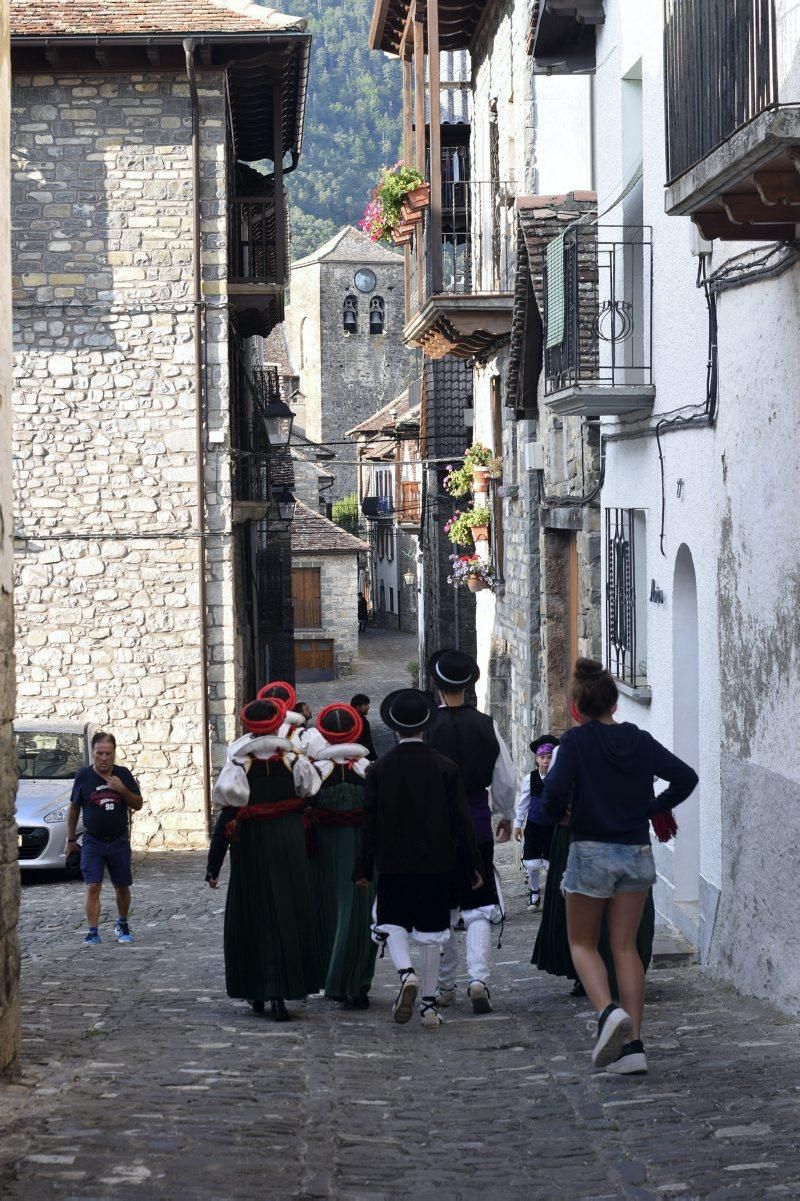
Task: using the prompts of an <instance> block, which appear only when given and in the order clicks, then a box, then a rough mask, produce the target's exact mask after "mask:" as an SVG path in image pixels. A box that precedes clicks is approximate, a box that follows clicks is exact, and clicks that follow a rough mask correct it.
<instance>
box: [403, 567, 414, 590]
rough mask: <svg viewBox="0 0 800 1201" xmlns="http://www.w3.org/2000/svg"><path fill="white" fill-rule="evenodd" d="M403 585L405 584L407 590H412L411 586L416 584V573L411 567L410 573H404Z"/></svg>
mask: <svg viewBox="0 0 800 1201" xmlns="http://www.w3.org/2000/svg"><path fill="white" fill-rule="evenodd" d="M403 583H404V584H405V586H406V588H410V587H411V585H412V584H413V583H414V572H413V571H412V570H411V568H410V567H409V569H408V571H404V572H403Z"/></svg>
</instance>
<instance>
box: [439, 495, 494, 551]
mask: <svg viewBox="0 0 800 1201" xmlns="http://www.w3.org/2000/svg"><path fill="white" fill-rule="evenodd" d="M444 532H445V533H446V534H447V537H448V538H449V539H450V541H451V542H454V543H455V544H456V546H470V545H473V544H474V543H476V542H487V541H488V539H489V510H488V509H487V508H485V507H484V506H483V505H472V507H471V508H469V509H464V511H463V512H462V511H461V509H456V511H455V513H454V514H453V516H452V517H451V518H450V520H449V521H448V522H447V524H446V525H445V527H444Z"/></svg>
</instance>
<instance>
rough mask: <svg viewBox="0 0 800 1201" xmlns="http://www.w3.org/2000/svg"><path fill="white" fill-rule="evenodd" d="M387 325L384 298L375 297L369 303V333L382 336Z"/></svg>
mask: <svg viewBox="0 0 800 1201" xmlns="http://www.w3.org/2000/svg"><path fill="white" fill-rule="evenodd" d="M385 324H386V305H385V303H384V300H383V297H382V296H373V297H372V300H370V302H369V332H370V333H371V334H382V333H383V330H384V326H385Z"/></svg>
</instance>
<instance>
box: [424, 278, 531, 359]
mask: <svg viewBox="0 0 800 1201" xmlns="http://www.w3.org/2000/svg"><path fill="white" fill-rule="evenodd" d="M513 311H514V293H513V292H492V293H489V294H487V295H480V296H472V295H467V296H450V295H442V296H431V297H430V298H429V300H428V301H427V302H426V303H425V305H424V306H423V307H422V308H421V309H420V310H419V312H418V313H415V314H414V316H413V317H412V318H411V320H410V321H409V322H408V323H407V325H406V326H405V329H404V330H403V341H404V342H405V344H406V346H413V347H415V348H417V349H419V350H422V351H423V352H424V354H425V355H426V356H427V357H428V358H430V359H441V358H444V356H445V355H448V354H450V355H453V356H454V358H457V359H471V358H473V357H474V356H475V355H481V354H483V353H484V352H485V351H486V350H487V349H488V348H489V347H490V346H491V345H492V344H493V343H494V342H496V341H497V339H498V338H502V337H503V336H504V335H506V334H508V333H509V332H510V330H511V320H512V315H513Z"/></svg>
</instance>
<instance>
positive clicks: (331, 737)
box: [314, 701, 364, 744]
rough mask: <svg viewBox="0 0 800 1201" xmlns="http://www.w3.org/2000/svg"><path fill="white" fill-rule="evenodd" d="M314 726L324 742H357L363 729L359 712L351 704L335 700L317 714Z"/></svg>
mask: <svg viewBox="0 0 800 1201" xmlns="http://www.w3.org/2000/svg"><path fill="white" fill-rule="evenodd" d="M314 724H315V726H316V727H317V729H318V730H319V732H320V734H321V735H322V737H323V738H324V739H325V741H326V742H331V743H334V744H335V743H337V742H358V740H359V738H360V737H361V734H362V732H363V730H364V721H363V719H362V717H361V714H360V713H359V712H358V710H357V709H354V708H353V706H352V705H345V704H343V703H342V702H341V701H336V702H335V703H334V704H332V705H326V706H325V708H324V709H320V711H319V713H318V714H317V720H316V721H315V723H314Z"/></svg>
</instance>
